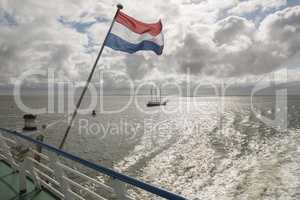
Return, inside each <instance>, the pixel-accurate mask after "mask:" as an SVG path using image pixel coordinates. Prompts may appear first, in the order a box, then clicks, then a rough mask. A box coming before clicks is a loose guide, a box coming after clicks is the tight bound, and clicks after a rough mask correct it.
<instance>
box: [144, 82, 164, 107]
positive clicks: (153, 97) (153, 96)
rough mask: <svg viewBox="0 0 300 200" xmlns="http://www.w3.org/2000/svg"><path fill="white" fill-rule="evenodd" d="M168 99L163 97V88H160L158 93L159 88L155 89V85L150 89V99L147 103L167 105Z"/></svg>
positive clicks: (149, 105)
mask: <svg viewBox="0 0 300 200" xmlns="http://www.w3.org/2000/svg"><path fill="white" fill-rule="evenodd" d="M167 102H168V100H163V101H162V97H161V88H159V90H158V94H157V88H156V89H155V90H153V87H151V90H150V101H148V103H147V107H153V106H165V105H167Z"/></svg>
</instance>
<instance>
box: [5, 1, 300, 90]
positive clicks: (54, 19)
mask: <svg viewBox="0 0 300 200" xmlns="http://www.w3.org/2000/svg"><path fill="white" fill-rule="evenodd" d="M117 3H122V4H123V5H124V10H123V11H124V12H126V13H127V14H129V15H131V16H133V17H135V18H136V19H139V20H141V21H144V22H149V23H150V22H156V21H158V20H159V19H161V20H162V22H163V26H164V29H163V33H164V36H165V37H164V38H165V47H164V53H163V55H162V56H156V55H155V54H154V53H152V52H139V53H136V54H133V55H130V54H125V53H122V52H117V51H113V50H111V49H109V48H106V49H105V51H104V53H103V56H102V58H101V60H100V62H99V64H98V65H99V68H102V69H106V70H107V71H108V70H112V71H113V72H111V73H110V72H108V78H107V83H108V84H110V85H118V84H122V81H121V79H122V78H120V77H119V76H118V74H117V73H120V74H122V73H125V74H127V75H129V76H130V77H131V78H132V79H133V80H135V81H136V82H140V81H144V80H157V81H161V80H164V81H165V80H168V81H178V80H180V79H181V77H182V76H183V75H184V74H186V73H187V72H190V73H191V74H192V76H193V78H194V79H195V80H203V79H205V78H210V79H215V80H218V79H224V78H231V79H237V80H238V79H239V80H241V79H243V78H247V79H246V80H249V78H254V79H255V77H259V76H261V75H263V74H268V73H270V72H272V71H275V70H278V69H281V68H283V67H289V68H290V69H292V70H293V71H295V72H298V71H300V61H299V58H300V0H248V1H247V0H164V1H158V0H154V1H145V0H119V1H115V0H110V1H104V0H63V1H62V0H51V1H39V0H22V1H20V0H0V61H1V62H0V83H1V84H2V85H3V84H11V83H13V82H14V81H15V79H16V78H18V77H19V76H20V75H21V74H22V73H23V72H25V71H27V70H30V69H55V70H56V71H60V72H63V73H64V74H65V76H67V77H68V78H69V79H70V80H85V79H86V78H87V75H88V73H89V69H90V68H91V65H92V63H93V61H94V59H95V56H96V54H97V51H98V49H99V47H100V45H101V43H102V42H103V39H104V37H105V33H106V31H107V29H108V27H109V24H110V22H111V19H112V17H113V15H114V13H115V11H116V7H115V6H116V4H117ZM298 65H299V69H298V67H297V66H298ZM115 72H116V73H115ZM293 74H295V73H292V75H293ZM293 78H294V79H297V76H296V78H295V77H293Z"/></svg>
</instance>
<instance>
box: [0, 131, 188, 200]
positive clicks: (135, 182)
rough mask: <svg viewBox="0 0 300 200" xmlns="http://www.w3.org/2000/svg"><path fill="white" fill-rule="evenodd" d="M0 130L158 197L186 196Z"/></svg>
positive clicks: (173, 199) (178, 198)
mask: <svg viewBox="0 0 300 200" xmlns="http://www.w3.org/2000/svg"><path fill="white" fill-rule="evenodd" d="M0 131H3V132H4V133H8V134H10V135H14V136H17V137H19V138H22V139H24V140H27V141H30V142H32V143H35V144H37V145H39V146H41V147H43V148H45V149H47V150H48V151H51V152H54V153H56V154H57V155H60V156H62V157H65V158H68V159H70V160H72V161H75V162H77V163H80V164H82V165H84V166H86V167H88V168H90V169H93V170H95V171H98V172H100V173H103V174H105V175H107V176H110V177H112V178H114V179H118V180H120V181H122V182H125V183H127V184H130V185H132V186H135V187H138V188H140V189H143V190H145V191H148V192H150V193H152V194H155V195H158V196H160V197H163V198H165V199H170V200H185V199H186V198H184V197H182V196H179V195H177V194H174V193H172V192H169V191H167V190H164V189H161V188H158V187H155V186H153V185H151V184H149V183H145V182H142V181H139V180H137V179H135V178H132V177H130V176H126V175H124V174H121V173H119V172H116V171H114V170H111V169H109V168H106V167H103V166H101V165H97V164H95V163H92V162H90V161H88V160H84V159H82V158H80V157H78V156H75V155H73V154H71V153H68V152H66V151H63V150H60V149H58V148H56V147H54V146H52V145H49V144H45V143H43V142H40V141H38V140H35V139H33V138H31V137H29V136H26V135H25V134H22V133H19V132H17V131H13V130H9V129H5V128H0Z"/></svg>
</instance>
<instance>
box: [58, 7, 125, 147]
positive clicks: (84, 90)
mask: <svg viewBox="0 0 300 200" xmlns="http://www.w3.org/2000/svg"><path fill="white" fill-rule="evenodd" d="M117 8H118V9H117V11H116V14H115V16H114V18H113V21H112V23H111V25H110V27H109V29H108V32H107V34H106V36H105V39H104V42H103V44H102V46H101V49H100V51H99V53H98V56H97V58H96V60H95V63H94V65H93V68H92V71H91V73H90V75H89V77H88V79H87V81H86V84H85V86H84V88H83V90H82V93H81V95H80V98H79V100H78V102H77V104H76V108H75V110H74V112H73V115H72V118H71V120H70V122H69V125H68V127H67V130H66V132H65V135H64V137H63V139H62V141H61V143H60V145H59V149H62V148H63V146H64V144H65V142H66V139H67V137H68V134H69V132H70V129H71V127H72V125H73V122H74V120H75V117H76V115H77V111H78V108H79V107H80V104H81V101H82V99H83V97H84V95H85V93H86V91H87V89H88V87H89V84H90V82H91V80H92V77H93V74H94V72H95V69H96V67H97V64H98V61H99V59H100V56H101V54H102V51H103V49H104V46H105V42H106V40H107V38H108V35H109V33H110V32H111V29H112V27H113V25H114V23H115V21H116V17H117V15H118V13H119V11H120V10H121V9H123V6H122V5H121V4H118V5H117Z"/></svg>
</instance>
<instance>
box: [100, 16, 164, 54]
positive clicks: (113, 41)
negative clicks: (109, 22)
mask: <svg viewBox="0 0 300 200" xmlns="http://www.w3.org/2000/svg"><path fill="white" fill-rule="evenodd" d="M105 45H106V46H108V47H110V48H112V49H114V50H118V51H124V52H127V53H135V52H137V51H141V50H148V51H154V52H155V53H156V54H157V55H161V54H162V52H163V48H164V39H163V34H162V24H161V21H159V22H157V23H153V24H147V23H143V22H140V21H138V20H136V19H134V18H132V17H130V16H128V15H126V14H125V13H123V12H121V11H119V12H118V14H117V16H116V21H115V23H114V25H113V27H112V30H111V32H110V33H109V35H108V37H107V40H106V41H105Z"/></svg>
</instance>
